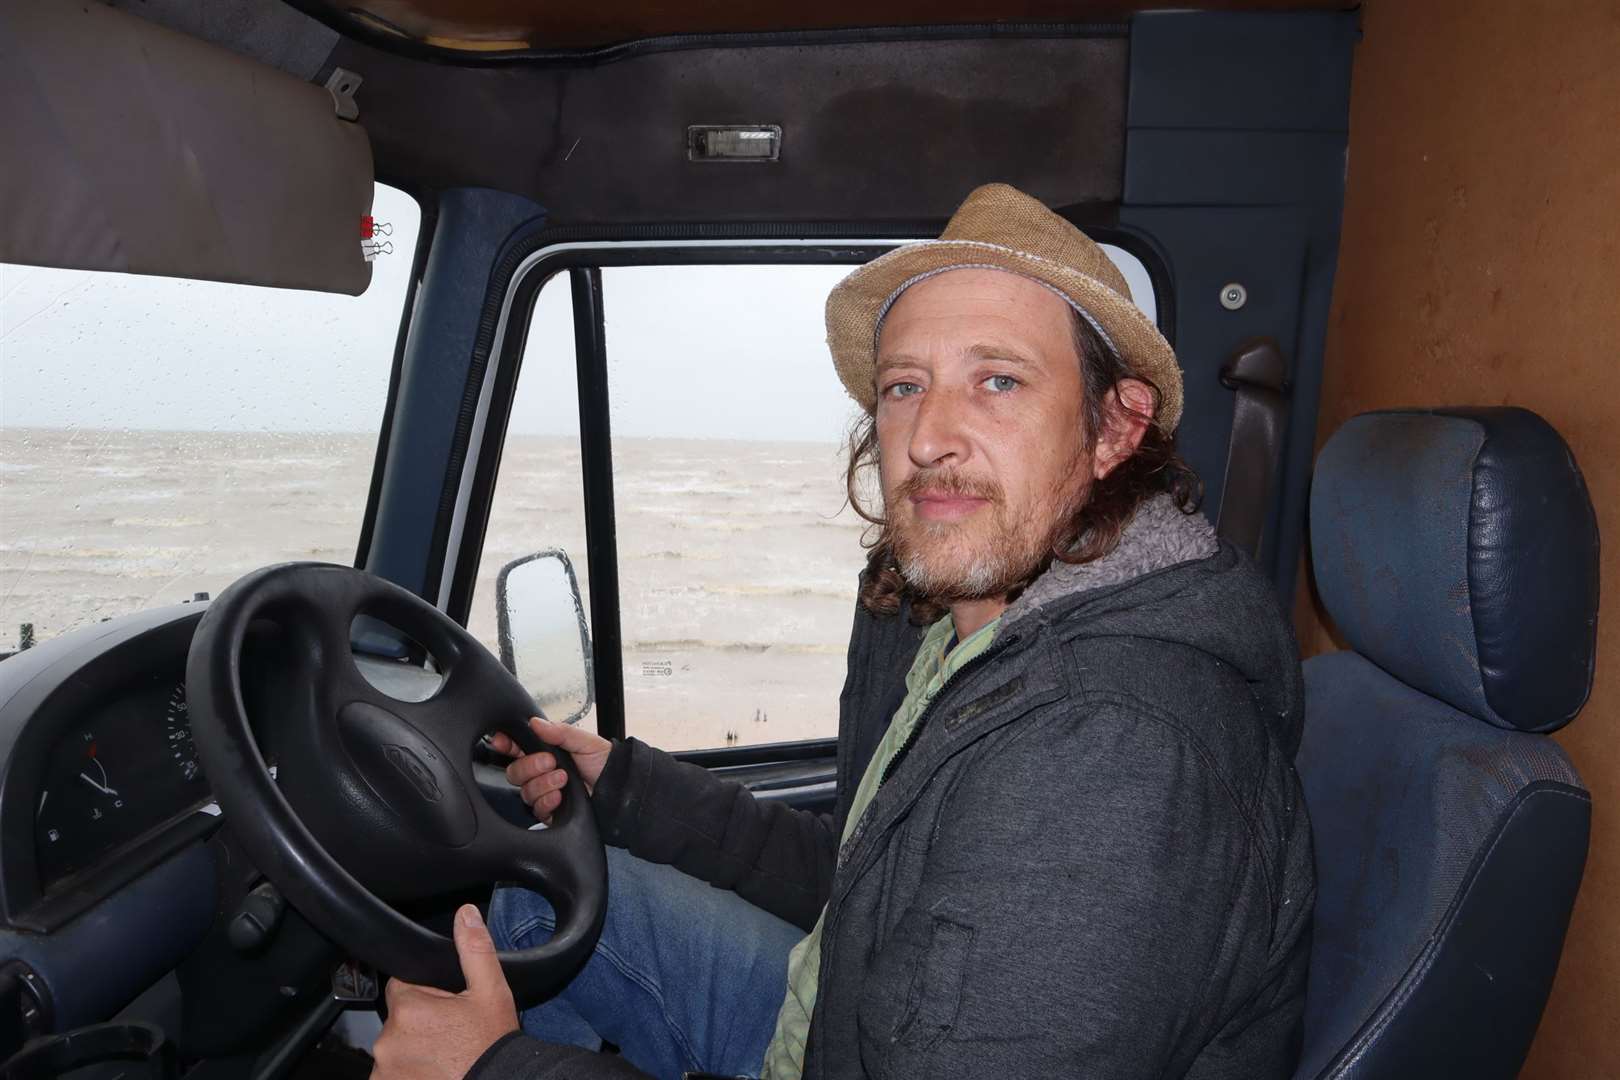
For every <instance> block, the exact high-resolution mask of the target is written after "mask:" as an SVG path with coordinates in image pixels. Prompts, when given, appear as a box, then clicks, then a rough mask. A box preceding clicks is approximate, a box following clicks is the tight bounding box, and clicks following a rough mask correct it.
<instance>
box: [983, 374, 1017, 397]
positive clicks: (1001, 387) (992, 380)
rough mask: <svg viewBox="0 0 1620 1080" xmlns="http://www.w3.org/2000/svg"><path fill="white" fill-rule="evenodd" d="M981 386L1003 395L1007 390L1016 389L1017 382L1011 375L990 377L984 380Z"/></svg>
mask: <svg viewBox="0 0 1620 1080" xmlns="http://www.w3.org/2000/svg"><path fill="white" fill-rule="evenodd" d="M983 385H985V386H987V387H989V388H990V389H991V390H994V391H995V392H996V393H998V394H1005V393H1006V392H1007V391H1009V390H1015V389H1017V387H1018V380H1017V379H1015V378H1013V377H1012V376H1011V375H992V376H990V377H989V378H988V379H986V380H984V384H983Z"/></svg>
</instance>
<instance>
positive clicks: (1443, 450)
mask: <svg viewBox="0 0 1620 1080" xmlns="http://www.w3.org/2000/svg"><path fill="white" fill-rule="evenodd" d="M1310 521H1311V541H1310V543H1311V560H1312V564H1313V565H1312V570H1313V573H1314V576H1315V581H1316V587H1317V591H1318V593H1319V595H1320V598H1321V602H1322V606H1323V608H1324V610H1325V611H1326V613H1327V615H1328V617H1329V618H1330V619H1331V621H1332V624H1333V626H1334V627H1335V628H1336V630H1337V632H1338V634H1339V635H1340V637H1341V639H1342V641H1343V642H1344V643H1345V645H1346V646H1347V648H1346V649H1345V650H1344V651H1341V652H1337V653H1332V654H1328V655H1324V656H1319V657H1315V658H1313V659H1312V660H1310V661H1309V662H1307V663H1306V664H1305V686H1306V722H1305V732H1304V737H1303V741H1302V743H1301V746H1300V750H1299V756H1298V758H1297V765H1298V769H1299V773H1300V777H1301V779H1302V781H1303V783H1304V788H1305V798H1306V803H1307V805H1308V806H1309V808H1310V814H1311V823H1312V829H1313V833H1314V837H1315V844H1316V867H1317V902H1316V921H1315V931H1314V937H1313V942H1312V949H1311V972H1310V986H1309V991H1308V994H1307V1000H1306V1015H1305V1043H1304V1048H1303V1053H1302V1056H1301V1060H1300V1065H1299V1068H1298V1070H1297V1072H1296V1073H1295V1077H1296V1080H1303V1078H1307V1077H1309V1078H1327V1077H1332V1078H1343V1080H1389V1078H1395V1077H1402V1078H1404V1077H1413V1078H1418V1077H1421V1078H1424V1080H1442V1078H1446V1077H1459V1078H1460V1077H1467V1078H1469V1080H1491V1078H1494V1077H1512V1076H1516V1075H1517V1074H1518V1071H1519V1068H1520V1066H1521V1065H1522V1064H1523V1062H1524V1058H1525V1055H1526V1053H1527V1052H1528V1050H1529V1047H1530V1041H1531V1039H1532V1038H1533V1037H1534V1035H1535V1031H1536V1026H1537V1024H1538V1023H1539V1022H1540V1019H1541V1013H1542V1010H1543V1008H1544V1007H1545V1005H1546V1001H1547V995H1548V992H1549V991H1550V989H1551V986H1552V981H1553V975H1554V973H1555V972H1556V971H1557V969H1558V958H1559V953H1560V952H1561V950H1562V948H1563V943H1564V933H1565V930H1566V929H1567V928H1568V925H1569V916H1570V910H1571V907H1572V906H1573V904H1574V901H1575V894H1576V891H1577V890H1578V889H1579V887H1580V881H1581V873H1582V870H1583V868H1584V866H1585V863H1586V850H1587V837H1588V833H1589V829H1590V822H1591V799H1590V797H1589V795H1588V793H1587V791H1586V789H1585V788H1584V787H1583V786H1582V784H1581V779H1580V777H1579V775H1578V774H1577V773H1576V771H1575V769H1574V767H1573V765H1571V763H1570V761H1569V759H1568V758H1567V757H1566V756H1565V754H1564V752H1563V750H1562V749H1561V748H1560V747H1559V746H1558V745H1557V744H1556V743H1555V742H1554V741H1553V740H1552V739H1549V738H1548V737H1547V733H1548V732H1551V731H1555V730H1557V729H1558V728H1560V727H1562V726H1563V725H1565V724H1567V723H1569V722H1570V721H1571V720H1572V719H1574V717H1575V715H1576V713H1578V712H1579V711H1580V710H1581V707H1582V706H1583V705H1584V704H1585V703H1586V699H1587V694H1588V693H1589V691H1590V689H1591V685H1592V670H1593V663H1594V655H1595V650H1596V636H1597V610H1598V534H1597V522H1596V517H1595V515H1594V513H1593V509H1592V503H1591V500H1590V499H1589V497H1588V496H1587V492H1586V485H1585V483H1584V481H1583V480H1582V478H1581V473H1580V470H1579V468H1578V467H1577V466H1576V464H1575V461H1574V458H1573V457H1572V455H1571V454H1570V450H1569V447H1568V446H1567V445H1566V444H1565V443H1564V440H1563V439H1562V438H1561V437H1560V436H1559V435H1558V433H1557V432H1556V431H1554V430H1553V428H1552V427H1551V426H1550V425H1548V424H1547V423H1546V421H1544V420H1542V419H1541V418H1540V417H1539V416H1537V415H1536V414H1534V413H1532V412H1528V411H1526V410H1524V409H1516V408H1496V409H1437V410H1425V411H1416V410H1414V411H1400V412H1382V413H1369V414H1365V415H1362V416H1358V417H1355V418H1354V419H1352V420H1351V421H1350V422H1349V423H1347V424H1345V425H1344V427H1342V428H1341V429H1340V430H1339V431H1338V432H1336V433H1335V434H1334V436H1333V438H1332V439H1330V440H1329V441H1328V443H1327V445H1326V446H1325V447H1324V448H1323V449H1322V453H1321V455H1320V456H1319V458H1318V461H1317V465H1316V473H1315V479H1314V481H1313V485H1312V490H1311V508H1310Z"/></svg>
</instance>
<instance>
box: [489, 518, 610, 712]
mask: <svg viewBox="0 0 1620 1080" xmlns="http://www.w3.org/2000/svg"><path fill="white" fill-rule="evenodd" d="M495 619H496V634H497V636H498V637H499V640H500V646H501V663H502V664H504V665H506V670H508V671H510V672H511V673H512V674H513V675H516V676H517V679H518V681H519V682H521V683H522V684H523V685H524V687H525V688H527V689H528V691H529V693H531V694H533V695H534V700H535V702H536V704H538V705H539V706H540V709H541V712H542V714H543V715H544V716H545V717H546V719H548V720H555V721H559V722H561V723H564V724H577V723H579V720H580V717H582V716H584V715H585V714H586V713H587V712H589V711H590V708H591V706H592V705H593V704H595V702H596V686H595V680H594V679H593V678H592V676H591V638H590V632H589V631H588V630H587V629H586V627H585V605H584V604H583V603H582V602H581V601H580V598H579V581H578V579H576V578H575V577H574V566H573V564H572V563H570V562H569V561H568V555H567V554H566V553H565V552H563V551H561V550H551V551H541V552H536V553H535V554H533V555H525V556H523V558H521V559H514V560H512V561H511V562H509V563H507V564H506V565H505V566H503V567H501V572H500V574H499V575H498V576H497V577H496V578H495Z"/></svg>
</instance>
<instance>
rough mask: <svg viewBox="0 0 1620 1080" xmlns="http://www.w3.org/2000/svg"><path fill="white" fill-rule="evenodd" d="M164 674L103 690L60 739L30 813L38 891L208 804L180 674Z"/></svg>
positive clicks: (50, 886)
mask: <svg viewBox="0 0 1620 1080" xmlns="http://www.w3.org/2000/svg"><path fill="white" fill-rule="evenodd" d="M169 666H170V665H167V664H165V665H164V668H163V669H160V670H158V671H154V672H151V673H149V674H146V675H142V676H139V677H137V678H136V679H135V681H134V682H133V683H131V684H129V685H125V686H116V687H109V690H110V691H111V693H110V694H109V696H108V698H107V699H106V700H105V701H104V702H102V703H101V704H100V705H98V706H97V707H95V708H93V709H92V710H91V711H89V712H88V713H86V714H84V715H83V716H82V717H75V718H74V722H73V723H72V724H70V725H69V726H68V728H67V730H66V731H62V732H60V733H59V734H58V735H57V739H56V745H55V746H54V747H53V748H52V749H51V750H50V751H49V753H48V754H47V756H46V764H45V770H44V773H43V775H42V776H41V782H40V791H39V798H38V801H37V803H36V804H35V808H34V850H35V851H36V852H37V853H38V859H37V867H38V874H39V879H40V887H41V890H42V892H44V893H47V894H48V893H50V892H51V890H52V888H53V887H54V886H56V885H57V884H58V883H60V882H61V881H63V880H64V879H66V878H68V877H70V876H71V875H72V874H73V873H74V872H75V871H78V870H82V869H84V868H86V867H90V866H94V865H95V864H96V863H97V862H98V861H100V860H101V859H102V858H104V857H105V856H107V855H108V854H110V853H112V852H114V851H116V850H117V849H119V848H122V847H125V846H127V845H129V844H130V843H131V842H133V841H135V840H136V839H138V838H139V837H140V836H141V835H142V834H144V833H146V832H148V831H150V830H151V829H153V828H155V827H157V826H159V825H162V824H163V823H164V822H165V821H168V820H169V819H171V818H173V817H175V816H176V815H178V814H182V813H184V812H186V811H187V810H193V809H196V808H197V807H199V806H202V805H204V804H205V803H207V802H208V799H209V793H208V784H207V781H205V780H204V779H203V775H202V769H201V767H200V766H199V765H198V763H197V747H196V745H195V744H194V743H193V742H192V741H191V723H190V719H189V717H188V714H187V710H186V687H185V680H184V678H183V672H180V673H176V672H174V671H172V670H168V668H169Z"/></svg>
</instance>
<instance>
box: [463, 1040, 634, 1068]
mask: <svg viewBox="0 0 1620 1080" xmlns="http://www.w3.org/2000/svg"><path fill="white" fill-rule="evenodd" d="M465 1080H650V1078H649V1077H648V1076H647V1074H646V1073H644V1072H642V1071H641V1070H640V1069H638V1068H636V1067H635V1066H634V1065H631V1064H630V1063H629V1062H627V1061H625V1060H624V1059H623V1058H621V1057H616V1056H614V1055H611V1054H598V1053H594V1052H593V1051H590V1050H585V1049H582V1048H581V1047H578V1046H558V1045H556V1044H554V1043H547V1042H541V1041H540V1040H539V1039H531V1038H530V1037H529V1036H527V1035H525V1034H523V1032H521V1031H514V1032H512V1033H511V1034H509V1035H506V1036H503V1037H502V1038H500V1039H498V1040H497V1041H496V1042H495V1044H494V1045H492V1046H491V1047H490V1048H489V1049H488V1050H485V1051H484V1052H483V1054H482V1055H480V1057H479V1058H478V1060H477V1061H475V1062H473V1065H472V1068H470V1069H468V1070H467V1075H466V1077H465Z"/></svg>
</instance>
